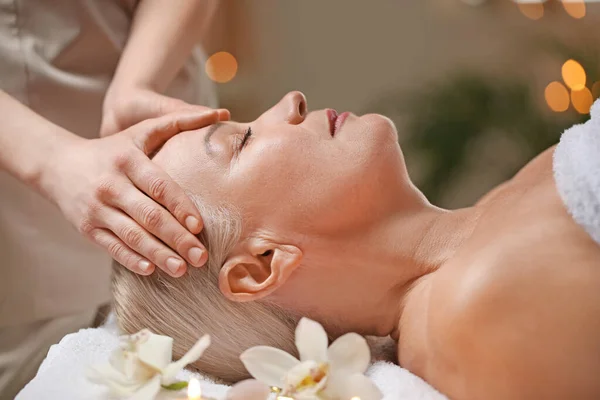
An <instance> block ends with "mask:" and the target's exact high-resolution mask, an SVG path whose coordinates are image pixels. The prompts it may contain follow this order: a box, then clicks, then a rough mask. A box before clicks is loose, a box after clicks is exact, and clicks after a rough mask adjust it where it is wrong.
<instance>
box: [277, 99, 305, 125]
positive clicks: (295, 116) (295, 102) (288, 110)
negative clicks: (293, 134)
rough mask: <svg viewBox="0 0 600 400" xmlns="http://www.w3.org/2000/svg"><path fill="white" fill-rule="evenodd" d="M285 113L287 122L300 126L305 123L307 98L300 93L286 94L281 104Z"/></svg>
mask: <svg viewBox="0 0 600 400" xmlns="http://www.w3.org/2000/svg"><path fill="white" fill-rule="evenodd" d="M279 104H280V105H281V106H282V108H283V111H284V113H285V114H284V115H285V117H284V118H285V121H286V122H287V123H289V124H292V125H298V124H300V123H302V121H304V117H305V116H306V96H304V93H302V92H299V91H293V92H289V93H288V94H286V95H285V96H284V97H283V98H282V99H281V101H280V103H279Z"/></svg>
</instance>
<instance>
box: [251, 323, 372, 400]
mask: <svg viewBox="0 0 600 400" xmlns="http://www.w3.org/2000/svg"><path fill="white" fill-rule="evenodd" d="M327 344H328V338H327V334H326V333H325V330H324V329H323V327H322V326H321V325H320V324H319V323H317V322H315V321H312V320H310V319H308V318H302V319H301V320H300V323H299V324H298V327H297V328H296V347H297V348H298V353H299V354H300V360H297V359H296V358H295V357H293V356H292V355H290V354H288V353H286V352H285V351H283V350H279V349H275V348H273V347H268V346H257V347H253V348H251V349H248V350H246V351H245V352H244V353H242V355H241V356H240V359H241V360H242V362H243V363H244V365H245V367H246V369H247V370H248V372H249V373H250V374H251V375H252V376H253V377H254V378H256V379H257V380H259V381H260V382H262V383H264V384H265V385H268V386H271V387H278V388H281V389H282V390H281V392H280V393H278V396H280V397H287V398H293V399H296V400H304V399H306V400H308V399H315V400H322V399H326V400H350V399H353V398H360V399H361V400H379V399H381V398H382V397H383V396H382V394H381V392H380V391H379V389H378V388H377V386H375V384H374V383H373V382H371V380H370V379H369V378H367V377H366V376H365V375H364V372H365V371H366V370H367V367H368V366H369V362H370V361H371V353H370V351H369V346H368V345H367V341H366V340H365V339H364V338H363V337H362V336H360V335H358V334H356V333H348V334H346V335H343V336H341V337H339V338H338V339H337V340H335V341H334V342H333V343H332V344H331V346H330V347H329V348H327Z"/></svg>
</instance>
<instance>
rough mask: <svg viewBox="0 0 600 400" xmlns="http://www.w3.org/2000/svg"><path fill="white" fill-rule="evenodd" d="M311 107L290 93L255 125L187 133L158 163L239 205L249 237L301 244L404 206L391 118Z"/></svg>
mask: <svg viewBox="0 0 600 400" xmlns="http://www.w3.org/2000/svg"><path fill="white" fill-rule="evenodd" d="M307 110H308V109H307V102H306V99H305V97H304V95H303V94H302V93H300V92H291V93H288V94H287V95H285V96H284V97H283V98H282V99H281V100H280V101H279V102H278V103H277V104H276V105H275V106H273V107H272V108H271V109H269V110H267V111H266V112H265V113H263V114H262V115H261V116H260V117H259V118H258V119H256V120H255V121H253V122H251V123H239V122H225V123H220V124H217V125H213V126H210V127H207V128H203V129H200V130H198V131H191V132H185V133H182V134H180V135H178V136H176V137H174V138H173V139H171V140H169V141H168V142H167V143H166V144H165V146H164V147H163V149H161V151H160V152H159V153H158V154H157V155H156V157H155V158H154V160H155V161H156V162H157V163H158V164H159V165H161V166H162V167H163V168H164V169H165V170H166V171H167V172H168V173H169V174H170V175H171V176H172V177H173V178H174V179H175V180H176V181H177V182H178V183H179V184H180V185H181V186H182V187H183V188H184V189H185V190H187V191H190V192H192V193H196V194H199V195H200V196H201V197H202V198H203V200H204V201H206V202H207V203H208V204H210V205H225V204H231V205H234V206H235V207H236V208H237V209H238V210H239V211H240V212H241V214H242V216H243V219H244V234H251V233H252V232H254V233H256V232H261V233H262V234H264V235H267V236H268V235H277V236H278V237H283V238H285V239H286V240H288V241H290V240H291V241H294V245H297V246H298V245H300V246H301V245H302V242H303V240H308V239H310V238H318V237H320V236H321V237H322V236H325V235H327V236H331V235H344V233H345V232H348V231H353V232H356V230H359V229H368V227H369V224H370V223H372V221H373V220H375V219H378V218H383V217H385V216H386V215H388V214H389V213H390V212H393V211H394V210H395V209H397V208H398V206H399V204H398V203H399V200H398V199H399V198H401V197H402V193H403V192H404V191H405V190H406V184H407V181H408V179H407V176H406V170H405V167H404V161H403V159H402V154H401V152H400V148H399V146H398V142H397V133H396V129H395V127H394V125H393V124H392V122H391V121H390V120H389V119H387V118H385V117H382V116H380V115H375V114H369V115H364V116H360V117H359V116H356V115H354V114H350V113H341V114H340V115H338V116H337V118H336V113H335V112H334V111H333V110H330V109H329V110H318V111H312V112H308V111H307Z"/></svg>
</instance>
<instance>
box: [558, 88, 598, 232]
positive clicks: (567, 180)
mask: <svg viewBox="0 0 600 400" xmlns="http://www.w3.org/2000/svg"><path fill="white" fill-rule="evenodd" d="M554 178H555V180H556V186H557V188H558V192H559V193H560V196H561V198H562V200H563V201H564V203H565V205H566V207H567V209H568V210H569V213H570V214H571V216H572V217H573V219H574V220H575V221H576V222H577V223H578V224H579V225H581V226H582V227H583V228H584V229H585V230H586V232H587V233H589V234H590V236H591V237H592V238H593V239H594V240H595V241H596V242H597V243H598V244H600V100H597V101H596V103H595V104H594V106H593V107H592V112H591V119H590V120H588V121H587V122H586V123H584V124H580V125H575V126H573V127H572V128H570V129H567V130H566V131H565V133H563V135H562V137H561V138H560V143H559V144H558V146H557V147H556V150H555V152H554Z"/></svg>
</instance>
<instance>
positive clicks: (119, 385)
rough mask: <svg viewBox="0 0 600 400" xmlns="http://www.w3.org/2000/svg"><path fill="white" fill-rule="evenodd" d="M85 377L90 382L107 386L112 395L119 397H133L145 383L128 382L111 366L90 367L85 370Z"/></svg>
mask: <svg viewBox="0 0 600 400" xmlns="http://www.w3.org/2000/svg"><path fill="white" fill-rule="evenodd" d="M85 375H86V378H87V379H88V380H89V381H90V382H93V383H96V384H99V385H104V386H107V387H108V389H109V390H110V393H111V394H112V395H115V396H118V397H125V396H129V395H131V394H132V393H134V392H135V391H136V390H137V389H138V388H139V387H140V386H142V385H143V384H144V382H143V381H142V382H137V381H132V380H128V379H127V378H126V377H125V375H123V374H121V373H120V372H119V371H117V370H115V369H114V368H113V367H111V366H110V365H109V364H101V365H96V366H94V367H88V368H87V369H86V370H85Z"/></svg>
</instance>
